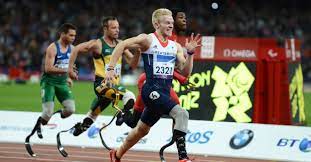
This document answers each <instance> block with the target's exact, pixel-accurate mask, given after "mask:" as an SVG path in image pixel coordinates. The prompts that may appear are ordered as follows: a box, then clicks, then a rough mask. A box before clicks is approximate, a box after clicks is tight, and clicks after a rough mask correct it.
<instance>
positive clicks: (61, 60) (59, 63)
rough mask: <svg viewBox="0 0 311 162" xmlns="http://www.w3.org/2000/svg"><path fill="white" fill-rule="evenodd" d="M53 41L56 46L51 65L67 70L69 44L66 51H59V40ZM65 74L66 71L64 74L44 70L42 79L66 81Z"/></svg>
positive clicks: (57, 81)
mask: <svg viewBox="0 0 311 162" xmlns="http://www.w3.org/2000/svg"><path fill="white" fill-rule="evenodd" d="M54 43H55V46H56V55H55V60H54V64H53V65H54V66H55V67H57V68H60V69H66V70H68V66H69V58H70V54H71V45H68V47H67V51H66V52H64V53H63V52H62V51H61V47H60V44H59V42H54ZM43 62H44V61H43ZM43 67H44V66H43ZM43 69H44V68H43ZM67 76H68V75H67V73H66V74H48V73H46V72H44V73H43V75H42V79H43V80H48V81H52V82H54V83H61V82H66V79H67Z"/></svg>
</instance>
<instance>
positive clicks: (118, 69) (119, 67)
mask: <svg viewBox="0 0 311 162" xmlns="http://www.w3.org/2000/svg"><path fill="white" fill-rule="evenodd" d="M107 68H108V65H106V66H105V70H106V71H107ZM114 72H115V73H116V74H117V75H118V76H121V64H117V65H116V66H115V67H114Z"/></svg>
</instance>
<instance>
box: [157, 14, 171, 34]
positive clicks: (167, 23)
mask: <svg viewBox="0 0 311 162" xmlns="http://www.w3.org/2000/svg"><path fill="white" fill-rule="evenodd" d="M173 28H174V19H173V17H172V16H170V15H164V16H161V17H160V18H159V21H158V29H159V30H160V32H161V33H162V34H163V35H164V36H167V37H169V36H171V35H172V31H173Z"/></svg>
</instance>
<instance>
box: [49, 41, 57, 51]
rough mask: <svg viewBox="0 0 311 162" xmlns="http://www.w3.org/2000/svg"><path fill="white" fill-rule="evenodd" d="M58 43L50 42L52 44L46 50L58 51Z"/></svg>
mask: <svg viewBox="0 0 311 162" xmlns="http://www.w3.org/2000/svg"><path fill="white" fill-rule="evenodd" d="M56 50H57V49H56V43H55V42H52V43H50V45H49V46H48V47H47V48H46V52H49V53H50V52H53V53H55V52H56Z"/></svg>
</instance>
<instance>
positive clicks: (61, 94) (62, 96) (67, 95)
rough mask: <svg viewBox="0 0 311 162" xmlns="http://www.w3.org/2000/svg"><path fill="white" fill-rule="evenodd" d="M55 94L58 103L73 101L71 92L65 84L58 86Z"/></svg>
mask: <svg viewBox="0 0 311 162" xmlns="http://www.w3.org/2000/svg"><path fill="white" fill-rule="evenodd" d="M55 94H56V97H57V99H58V101H59V102H60V103H62V102H63V101H65V100H69V99H71V100H72V99H73V95H72V91H71V89H70V88H69V86H68V85H67V84H59V85H57V86H56V87H55Z"/></svg>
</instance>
